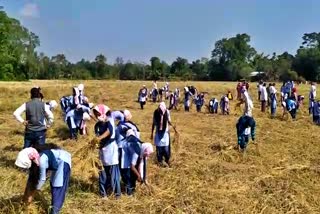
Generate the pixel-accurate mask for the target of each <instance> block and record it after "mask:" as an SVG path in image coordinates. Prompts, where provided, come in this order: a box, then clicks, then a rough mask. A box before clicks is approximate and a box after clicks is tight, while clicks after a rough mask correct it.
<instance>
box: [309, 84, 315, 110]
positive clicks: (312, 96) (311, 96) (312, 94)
mask: <svg viewBox="0 0 320 214" xmlns="http://www.w3.org/2000/svg"><path fill="white" fill-rule="evenodd" d="M316 96H317V91H316V85H315V84H314V83H311V89H310V93H309V114H311V113H312V109H313V105H314V102H315V100H316Z"/></svg>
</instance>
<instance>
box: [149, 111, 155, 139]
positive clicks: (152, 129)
mask: <svg viewBox="0 0 320 214" xmlns="http://www.w3.org/2000/svg"><path fill="white" fill-rule="evenodd" d="M155 124H156V123H155V117H154V114H153V120H152V128H151V137H150V139H151V140H153V132H154V127H155Z"/></svg>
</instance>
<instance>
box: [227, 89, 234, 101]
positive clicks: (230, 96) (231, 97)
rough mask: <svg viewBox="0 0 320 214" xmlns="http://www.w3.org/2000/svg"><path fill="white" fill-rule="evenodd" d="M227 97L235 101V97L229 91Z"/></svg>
mask: <svg viewBox="0 0 320 214" xmlns="http://www.w3.org/2000/svg"><path fill="white" fill-rule="evenodd" d="M227 97H228V99H229V100H233V95H232V93H231V91H228V94H227Z"/></svg>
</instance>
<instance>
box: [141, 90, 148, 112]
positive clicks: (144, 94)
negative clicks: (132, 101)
mask: <svg viewBox="0 0 320 214" xmlns="http://www.w3.org/2000/svg"><path fill="white" fill-rule="evenodd" d="M147 96H148V90H147V88H146V86H145V85H143V86H142V88H141V89H140V91H139V102H140V108H141V109H143V107H144V105H145V104H146V100H147Z"/></svg>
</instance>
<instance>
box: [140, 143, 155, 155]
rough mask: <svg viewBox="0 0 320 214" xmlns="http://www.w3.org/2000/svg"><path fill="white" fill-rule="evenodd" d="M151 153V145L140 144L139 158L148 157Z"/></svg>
mask: <svg viewBox="0 0 320 214" xmlns="http://www.w3.org/2000/svg"><path fill="white" fill-rule="evenodd" d="M152 153H153V147H152V145H151V143H143V144H141V157H143V156H145V157H150V155H151V154H152Z"/></svg>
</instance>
